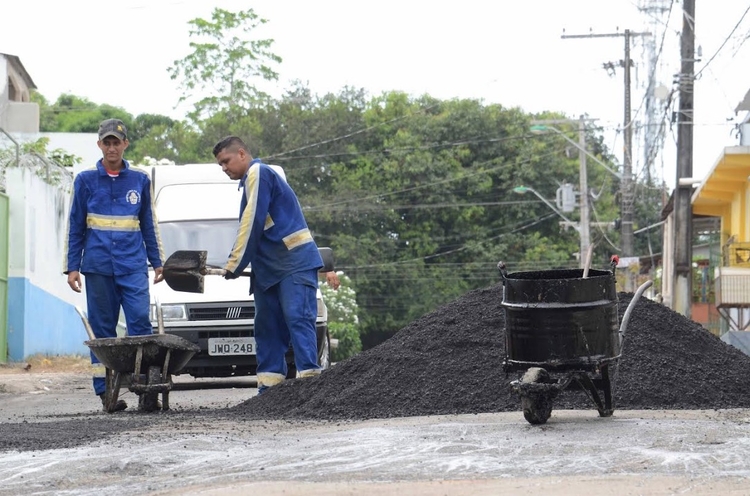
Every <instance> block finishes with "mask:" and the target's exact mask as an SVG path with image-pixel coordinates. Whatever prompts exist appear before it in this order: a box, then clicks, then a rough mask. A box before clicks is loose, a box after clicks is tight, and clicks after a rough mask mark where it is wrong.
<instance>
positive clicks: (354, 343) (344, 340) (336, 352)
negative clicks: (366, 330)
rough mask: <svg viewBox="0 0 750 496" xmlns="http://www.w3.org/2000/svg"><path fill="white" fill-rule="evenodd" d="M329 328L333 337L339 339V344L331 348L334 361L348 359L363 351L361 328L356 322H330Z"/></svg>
mask: <svg viewBox="0 0 750 496" xmlns="http://www.w3.org/2000/svg"><path fill="white" fill-rule="evenodd" d="M328 330H329V332H330V333H331V339H337V340H338V345H337V346H336V347H335V348H333V349H332V350H331V361H332V362H340V361H342V360H346V359H347V358H349V357H351V356H354V355H356V354H357V353H359V352H360V351H362V341H361V340H360V339H359V328H358V326H357V325H356V324H352V323H347V322H329V323H328Z"/></svg>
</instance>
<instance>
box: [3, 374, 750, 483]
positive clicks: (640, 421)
mask: <svg viewBox="0 0 750 496" xmlns="http://www.w3.org/2000/svg"><path fill="white" fill-rule="evenodd" d="M3 377H4V376H0V383H2V381H3ZM46 380H48V381H50V382H48V383H47V384H50V385H52V386H53V387H49V386H45V387H48V390H47V391H44V390H42V391H43V392H34V391H29V392H26V393H23V392H16V393H5V394H0V400H2V403H0V405H1V406H0V419H2V420H3V423H2V424H1V425H0V436H1V437H2V438H4V439H6V438H7V437H8V436H17V437H19V438H24V439H27V440H33V439H34V435H30V434H33V433H36V435H37V436H38V437H37V438H38V439H39V446H40V447H43V446H45V442H46V441H45V439H44V436H61V435H65V433H66V432H67V433H68V434H71V433H72V435H71V438H75V437H78V438H79V439H80V438H81V437H83V432H82V430H84V429H89V430H90V431H91V432H90V433H89V434H92V435H91V438H90V439H88V440H86V441H84V442H80V443H71V444H70V445H69V447H63V448H59V449H39V450H35V449H28V448H29V446H26V449H24V450H21V451H19V450H14V449H7V447H6V449H3V450H2V452H0V495H6V494H7V495H11V494H21V493H23V494H60V493H70V494H81V495H88V494H92V495H93V494H101V493H102V492H104V493H110V494H170V495H172V494H174V495H177V494H201V495H209V494H217V495H218V494H247V493H249V492H251V491H253V492H254V493H255V494H261V493H262V494H270V495H274V494H285V495H287V496H289V495H294V494H306V495H308V496H309V495H315V494H357V495H365V494H371V495H379V494H393V493H394V492H396V491H400V492H403V493H404V494H410V495H411V494H414V495H417V494H447V495H454V494H456V495H457V494H498V492H499V491H503V492H506V493H507V492H511V493H513V494H534V493H535V492H538V491H539V490H544V491H545V492H546V493H547V494H552V495H554V494H582V493H584V492H589V491H594V490H596V491H597V492H598V493H599V494H678V493H679V494H715V492H711V491H719V490H721V491H723V492H724V494H747V490H746V489H745V486H744V482H743V480H744V479H745V478H747V477H750V458H748V457H747V453H748V451H750V410H744V409H736V410H723V411H693V410H679V411H661V410H655V411H641V410H630V411H625V410H623V411H616V412H615V415H614V416H613V417H611V418H601V417H599V416H598V415H597V413H596V411H595V410H593V409H591V410H553V413H552V417H551V418H550V420H549V422H548V423H547V424H545V425H542V426H532V425H530V424H528V423H527V422H526V421H525V420H524V419H523V415H522V414H521V412H501V413H483V414H476V415H446V416H429V417H424V416H421V417H409V418H395V419H387V420H364V421H341V422H322V421H271V420H265V421H258V420H243V419H242V418H240V417H238V416H237V415H236V413H232V414H230V415H228V414H227V411H228V410H226V409H225V408H224V407H223V406H221V405H222V404H224V405H226V404H229V405H230V406H231V405H234V404H238V403H240V402H242V401H243V399H244V398H247V396H248V395H250V394H254V392H255V390H254V389H252V388H248V387H246V388H233V389H207V388H204V389H200V390H181V391H173V392H172V395H171V398H170V399H171V401H172V403H173V405H174V406H175V410H174V411H171V412H166V413H155V414H145V413H141V412H137V411H130V412H128V411H126V412H123V413H122V414H119V413H118V414H111V415H107V414H104V413H100V412H92V411H91V409H90V408H89V405H90V403H89V402H90V399H91V398H90V391H88V390H87V389H86V388H84V387H81V388H80V389H73V390H66V391H60V390H57V388H55V387H54V384H55V383H56V382H55V380H53V379H49V378H47V379H46ZM67 382H68V383H69V382H70V381H67ZM80 383H81V384H84V385H87V382H86V381H85V380H83V381H81V382H80ZM6 389H7V388H6ZM37 391H38V390H37ZM11 399H13V401H9V400H11ZM18 401H22V402H24V403H25V402H29V403H28V404H33V405H34V412H33V413H30V412H26V413H25V414H23V415H20V416H19V415H18V412H17V411H16V412H11V411H8V410H7V409H6V408H5V407H6V405H8V404H10V403H13V402H18ZM60 404H66V405H80V406H79V407H73V406H71V407H70V408H69V410H68V411H67V412H65V413H61V412H60V411H59V406H60ZM84 406H86V407H85V408H84ZM76 410H77V411H76ZM105 425H110V426H113V427H112V431H111V432H106V433H104V430H103V426H105ZM45 427H46V429H44V428H45ZM52 427H54V428H52ZM40 429H42V430H41V431H40ZM97 429H102V430H101V431H97ZM40 432H41V434H42V435H39V434H40ZM97 432H101V433H103V434H102V435H101V436H100V435H97ZM76 434H77V436H76ZM709 490H710V491H709ZM258 491H260V492H258ZM282 491H283V492H282ZM707 491H709V492H707ZM743 491H744V492H743Z"/></svg>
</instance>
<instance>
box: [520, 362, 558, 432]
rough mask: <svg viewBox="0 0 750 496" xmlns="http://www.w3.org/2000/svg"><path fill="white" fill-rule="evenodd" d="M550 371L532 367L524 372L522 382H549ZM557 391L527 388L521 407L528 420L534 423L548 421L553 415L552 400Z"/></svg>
mask: <svg viewBox="0 0 750 496" xmlns="http://www.w3.org/2000/svg"><path fill="white" fill-rule="evenodd" d="M549 383H550V376H549V373H548V372H547V371H546V370H544V369H543V368H540V367H532V368H530V369H528V370H527V371H526V373H524V375H523V377H522V378H521V384H540V385H541V384H549ZM554 397H555V391H554V390H552V389H549V390H544V389H534V390H532V389H531V388H526V389H525V390H524V392H522V394H521V409H522V410H523V417H524V418H525V419H526V421H527V422H528V423H530V424H533V425H540V424H544V423H546V422H547V420H548V419H549V418H550V416H551V415H552V400H553V399H554Z"/></svg>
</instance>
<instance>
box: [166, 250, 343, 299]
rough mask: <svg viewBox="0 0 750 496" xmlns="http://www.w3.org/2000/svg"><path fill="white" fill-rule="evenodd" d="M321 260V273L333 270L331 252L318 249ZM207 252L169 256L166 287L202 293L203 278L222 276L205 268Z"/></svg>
mask: <svg viewBox="0 0 750 496" xmlns="http://www.w3.org/2000/svg"><path fill="white" fill-rule="evenodd" d="M318 251H319V252H320V256H321V258H322V259H323V268H322V269H320V271H321V272H329V271H331V270H333V250H331V249H330V248H327V247H325V248H318ZM207 257H208V252H207V251H205V250H178V251H176V252H174V253H172V255H170V256H169V258H168V259H167V262H166V263H165V264H164V269H163V272H162V275H163V276H164V280H165V281H166V282H167V286H169V287H170V288H172V289H173V290H175V291H182V292H184V293H203V277H204V276H208V275H217V276H223V275H224V272H225V271H224V269H216V268H208V267H206V258H207ZM240 275H241V276H246V277H249V276H250V275H251V273H250V272H243V273H242V274H240Z"/></svg>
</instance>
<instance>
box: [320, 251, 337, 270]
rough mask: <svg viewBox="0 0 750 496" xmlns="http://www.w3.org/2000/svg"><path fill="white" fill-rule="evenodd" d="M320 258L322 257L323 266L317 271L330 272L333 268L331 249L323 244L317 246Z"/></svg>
mask: <svg viewBox="0 0 750 496" xmlns="http://www.w3.org/2000/svg"><path fill="white" fill-rule="evenodd" d="M318 251H319V252H320V258H322V259H323V268H322V269H320V270H319V272H331V271H332V270H333V269H334V261H333V249H331V248H329V247H327V246H323V247H318Z"/></svg>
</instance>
